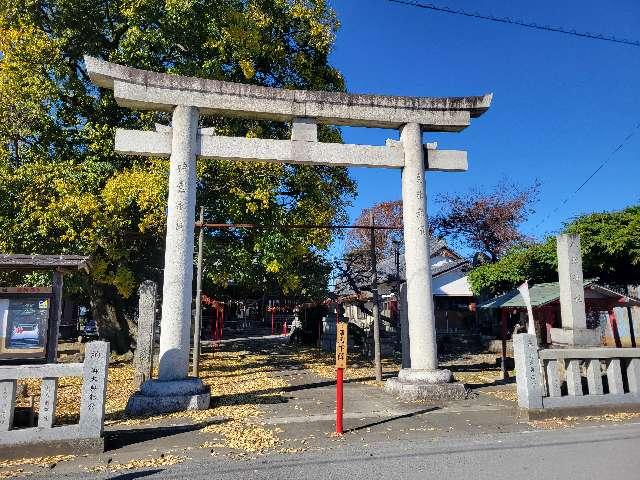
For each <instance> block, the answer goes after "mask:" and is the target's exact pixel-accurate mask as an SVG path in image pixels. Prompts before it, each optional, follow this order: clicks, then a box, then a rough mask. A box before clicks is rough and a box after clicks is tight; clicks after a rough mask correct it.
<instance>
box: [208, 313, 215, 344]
mask: <svg viewBox="0 0 640 480" xmlns="http://www.w3.org/2000/svg"><path fill="white" fill-rule="evenodd" d="M209 312H210V313H209V319H210V323H211V340H214V341H215V339H216V326H215V321H214V320H213V314H214V312H215V309H214V308H213V307H212V306H211V305H209Z"/></svg>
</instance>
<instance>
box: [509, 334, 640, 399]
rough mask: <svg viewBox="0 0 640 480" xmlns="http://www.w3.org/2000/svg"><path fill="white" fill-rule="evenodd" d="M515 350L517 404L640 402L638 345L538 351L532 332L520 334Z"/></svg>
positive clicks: (514, 342)
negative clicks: (633, 346)
mask: <svg viewBox="0 0 640 480" xmlns="http://www.w3.org/2000/svg"><path fill="white" fill-rule="evenodd" d="M513 349H514V357H515V364H516V383H517V388H518V406H519V407H520V408H524V409H547V408H573V407H603V406H611V405H620V404H640V348H563V349H544V350H538V345H537V342H536V337H535V336H534V335H529V334H519V335H514V341H513ZM625 379H626V381H625ZM605 385H606V387H605Z"/></svg>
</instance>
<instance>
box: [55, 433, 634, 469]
mask: <svg viewBox="0 0 640 480" xmlns="http://www.w3.org/2000/svg"><path fill="white" fill-rule="evenodd" d="M639 440H640V424H625V425H621V424H618V425H615V424H614V425H606V426H599V427H583V428H573V429H569V430H554V431H536V432H524V433H523V432H520V433H510V434H499V435H490V436H489V435H485V436H476V437H474V438H473V439H470V440H466V441H454V440H452V441H444V440H438V441H403V442H400V441H393V442H383V443H377V444H369V445H366V444H363V445H356V446H354V445H351V446H348V447H342V446H339V445H338V446H336V447H335V448H332V449H329V450H323V451H321V452H305V453H301V454H291V455H268V456H264V457H258V458H257V459H253V460H232V459H228V458H220V457H213V458H211V460H207V461H188V462H186V463H183V464H181V465H175V466H172V467H169V468H167V469H166V470H159V469H152V470H141V471H136V472H124V473H121V472H118V473H112V474H110V475H105V474H102V475H96V474H83V475H64V476H63V475H48V476H47V478H50V479H53V478H78V479H79V478H83V479H84V478H96V477H99V478H112V479H118V480H132V479H138V478H145V479H146V478H148V479H152V478H171V479H174V478H175V479H177V478H180V479H182V478H187V479H190V480H197V479H208V480H209V479H234V480H237V479H245V478H246V479H248V478H251V479H268V480H284V479H296V480H302V479H307V478H322V479H333V478H336V479H337V478H340V479H345V478H346V479H349V480H357V479H367V480H375V479H379V478H393V479H420V480H424V479H431V478H433V479H467V478H468V479H473V480H476V479H478V480H481V479H491V480H501V479H509V480H514V479H529V478H536V479H537V478H541V479H542V478H543V479H545V480H546V479H563V480H579V479H597V480H608V479H612V480H613V479H615V480H623V479H630V480H638V479H640V448H639V447H640V443H639Z"/></svg>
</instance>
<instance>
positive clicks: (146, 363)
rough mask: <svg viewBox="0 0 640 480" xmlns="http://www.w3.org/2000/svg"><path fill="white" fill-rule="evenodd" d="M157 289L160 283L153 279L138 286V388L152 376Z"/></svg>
mask: <svg viewBox="0 0 640 480" xmlns="http://www.w3.org/2000/svg"><path fill="white" fill-rule="evenodd" d="M157 291H158V285H157V284H156V282H152V281H151V280H145V281H144V282H142V283H141V284H140V287H139V288H138V340H137V347H136V355H135V368H136V373H135V383H136V387H138V388H139V387H140V385H142V383H143V382H146V381H147V380H149V379H150V378H151V371H152V367H153V343H154V334H155V326H156V298H157Z"/></svg>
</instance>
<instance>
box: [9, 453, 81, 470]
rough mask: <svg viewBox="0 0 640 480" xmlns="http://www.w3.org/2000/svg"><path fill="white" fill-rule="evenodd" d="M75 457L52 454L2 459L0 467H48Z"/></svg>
mask: <svg viewBox="0 0 640 480" xmlns="http://www.w3.org/2000/svg"><path fill="white" fill-rule="evenodd" d="M74 458H76V457H75V455H52V456H50V457H31V458H18V459H15V460H3V461H1V462H0V468H8V467H19V466H22V465H34V466H36V467H49V466H51V465H53V464H56V463H60V462H68V461H69V460H72V459H74Z"/></svg>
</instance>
